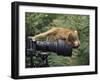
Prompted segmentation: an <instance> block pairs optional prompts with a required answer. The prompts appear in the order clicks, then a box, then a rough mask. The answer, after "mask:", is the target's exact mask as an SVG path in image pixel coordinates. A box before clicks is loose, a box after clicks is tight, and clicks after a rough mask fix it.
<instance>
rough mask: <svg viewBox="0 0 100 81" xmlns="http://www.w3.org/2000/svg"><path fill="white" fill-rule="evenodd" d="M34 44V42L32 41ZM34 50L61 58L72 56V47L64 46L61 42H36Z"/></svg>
mask: <svg viewBox="0 0 100 81" xmlns="http://www.w3.org/2000/svg"><path fill="white" fill-rule="evenodd" d="M34 42H35V41H34ZM35 43H36V50H41V51H43V52H55V53H57V54H58V55H62V56H72V46H71V45H69V44H66V43H65V42H64V41H63V40H58V41H54V42H50V41H36V42H35Z"/></svg>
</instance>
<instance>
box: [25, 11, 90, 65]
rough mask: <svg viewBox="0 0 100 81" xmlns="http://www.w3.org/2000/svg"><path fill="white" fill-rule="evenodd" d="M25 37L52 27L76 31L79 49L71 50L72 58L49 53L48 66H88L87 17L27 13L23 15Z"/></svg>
mask: <svg viewBox="0 0 100 81" xmlns="http://www.w3.org/2000/svg"><path fill="white" fill-rule="evenodd" d="M25 25H26V36H34V35H37V34H39V33H41V32H45V31H47V30H49V29H50V28H52V27H64V28H70V29H75V30H78V31H79V33H80V35H79V37H80V44H81V45H80V47H79V48H78V49H73V55H72V57H64V56H58V55H57V54H55V53H50V54H49V56H48V62H49V65H50V66H74V65H89V16H88V15H75V14H50V13H29V12H26V14H25Z"/></svg>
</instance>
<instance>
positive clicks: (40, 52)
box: [26, 38, 72, 67]
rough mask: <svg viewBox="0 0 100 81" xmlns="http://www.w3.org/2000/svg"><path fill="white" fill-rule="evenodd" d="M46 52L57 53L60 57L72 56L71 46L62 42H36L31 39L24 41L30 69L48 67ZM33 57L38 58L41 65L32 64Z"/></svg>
mask: <svg viewBox="0 0 100 81" xmlns="http://www.w3.org/2000/svg"><path fill="white" fill-rule="evenodd" d="M48 52H54V53H57V55H62V56H72V46H71V45H69V44H65V42H64V41H63V40H57V41H54V42H50V41H36V40H34V41H33V40H32V39H31V38H27V39H26V56H27V57H28V56H29V57H30V61H31V63H30V64H31V67H42V66H43V67H47V66H49V65H48V60H47V58H48ZM33 56H35V57H40V58H41V61H42V63H40V64H35V63H33Z"/></svg>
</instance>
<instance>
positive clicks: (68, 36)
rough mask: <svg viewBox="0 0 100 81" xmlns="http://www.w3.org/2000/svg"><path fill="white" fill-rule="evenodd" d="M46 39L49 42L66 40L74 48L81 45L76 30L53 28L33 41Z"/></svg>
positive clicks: (35, 37)
mask: <svg viewBox="0 0 100 81" xmlns="http://www.w3.org/2000/svg"><path fill="white" fill-rule="evenodd" d="M39 37H40V38H42V37H46V38H47V40H49V41H56V40H59V39H61V40H64V41H65V43H67V44H71V45H72V46H73V47H78V46H79V45H80V41H79V38H78V32H77V31H76V30H75V31H74V30H71V29H67V28H55V27H54V28H52V29H50V30H48V31H47V32H44V33H40V34H38V35H36V36H34V37H32V39H33V40H34V39H35V40H37V39H38V38H39Z"/></svg>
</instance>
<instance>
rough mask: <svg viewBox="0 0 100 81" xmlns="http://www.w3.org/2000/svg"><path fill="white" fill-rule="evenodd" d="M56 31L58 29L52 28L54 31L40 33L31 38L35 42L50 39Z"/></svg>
mask: <svg viewBox="0 0 100 81" xmlns="http://www.w3.org/2000/svg"><path fill="white" fill-rule="evenodd" d="M55 31H57V28H52V29H50V30H48V31H47V32H44V33H40V34H38V35H35V36H34V37H31V38H32V39H33V40H39V39H45V38H48V37H49V36H52V35H53V34H54V33H55Z"/></svg>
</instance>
